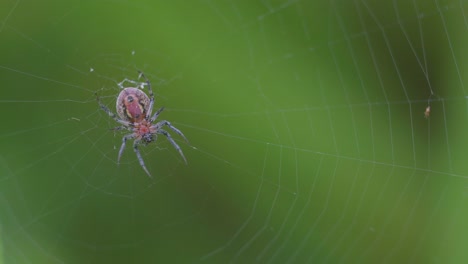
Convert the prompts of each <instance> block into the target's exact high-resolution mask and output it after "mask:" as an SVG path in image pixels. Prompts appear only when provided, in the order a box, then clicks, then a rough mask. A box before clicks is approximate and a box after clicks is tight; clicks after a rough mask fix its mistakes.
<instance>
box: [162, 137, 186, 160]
mask: <svg viewBox="0 0 468 264" xmlns="http://www.w3.org/2000/svg"><path fill="white" fill-rule="evenodd" d="M156 133H158V134H163V135H164V136H166V137H167V140H169V142H171V144H172V146H173V147H174V148H175V149H177V151H179V154H180V155H181V156H182V158H183V159H184V161H185V164H187V159H186V158H185V156H184V153H183V152H182V149H181V148H180V147H179V145H177V143H176V142H175V141H174V139H172V137H171V135H170V134H169V133H167V131H165V130H162V129H159V130H158V131H157V132H156Z"/></svg>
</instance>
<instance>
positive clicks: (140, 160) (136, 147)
mask: <svg viewBox="0 0 468 264" xmlns="http://www.w3.org/2000/svg"><path fill="white" fill-rule="evenodd" d="M138 142H140V140H135V141H133V150H134V151H135V153H136V155H137V158H138V161H139V162H140V166H141V167H142V168H143V170H145V172H146V174H148V176H149V177H150V178H153V177H152V176H151V174H150V173H149V171H148V169H147V168H146V166H145V162H144V161H143V158H142V157H141V154H140V150H138Z"/></svg>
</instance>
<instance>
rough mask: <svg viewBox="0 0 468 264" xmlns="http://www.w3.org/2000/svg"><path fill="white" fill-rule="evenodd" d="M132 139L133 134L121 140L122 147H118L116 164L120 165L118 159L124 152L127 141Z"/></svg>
mask: <svg viewBox="0 0 468 264" xmlns="http://www.w3.org/2000/svg"><path fill="white" fill-rule="evenodd" d="M132 138H135V134H128V135H125V136H124V137H123V138H122V145H121V146H120V150H119V157H118V158H117V164H120V158H121V157H122V153H123V152H124V149H125V144H126V143H127V140H129V139H132Z"/></svg>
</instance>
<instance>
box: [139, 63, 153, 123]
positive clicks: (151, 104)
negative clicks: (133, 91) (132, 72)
mask: <svg viewBox="0 0 468 264" xmlns="http://www.w3.org/2000/svg"><path fill="white" fill-rule="evenodd" d="M138 72H139V73H140V75H139V76H138V78H140V77H143V79H145V82H146V85H147V86H148V94H149V98H150V103H149V106H148V109H147V111H146V120H149V118H150V116H151V112H153V105H154V93H153V90H152V89H151V83H150V81H149V80H148V78H146V76H145V74H143V72H141V71H138Z"/></svg>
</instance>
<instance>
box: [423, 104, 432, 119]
mask: <svg viewBox="0 0 468 264" xmlns="http://www.w3.org/2000/svg"><path fill="white" fill-rule="evenodd" d="M430 115H431V106H430V105H428V106H427V107H426V111H424V117H425V118H426V119H429V116H430Z"/></svg>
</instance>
